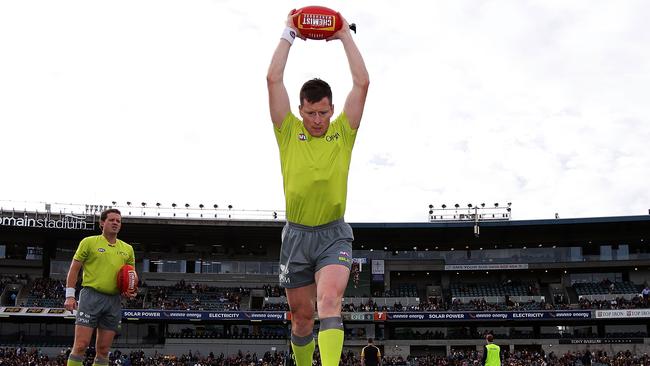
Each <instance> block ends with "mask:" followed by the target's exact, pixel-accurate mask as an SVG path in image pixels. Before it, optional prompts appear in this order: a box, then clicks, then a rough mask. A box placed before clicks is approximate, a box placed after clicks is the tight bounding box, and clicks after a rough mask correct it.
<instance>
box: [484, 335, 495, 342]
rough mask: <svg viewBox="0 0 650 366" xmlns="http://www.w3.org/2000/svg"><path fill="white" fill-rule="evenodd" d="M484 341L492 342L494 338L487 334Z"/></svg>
mask: <svg viewBox="0 0 650 366" xmlns="http://www.w3.org/2000/svg"><path fill="white" fill-rule="evenodd" d="M485 340H486V341H488V342H494V336H493V335H492V334H488V335H486V336H485Z"/></svg>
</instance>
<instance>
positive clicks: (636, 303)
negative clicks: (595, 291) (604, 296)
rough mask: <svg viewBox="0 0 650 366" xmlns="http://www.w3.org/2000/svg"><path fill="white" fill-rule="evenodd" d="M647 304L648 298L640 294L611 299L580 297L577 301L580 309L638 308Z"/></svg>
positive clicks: (647, 305) (645, 306)
mask: <svg viewBox="0 0 650 366" xmlns="http://www.w3.org/2000/svg"><path fill="white" fill-rule="evenodd" d="M649 305H650V304H649V301H648V299H647V298H643V297H642V296H634V297H633V298H631V299H629V300H628V299H624V298H622V297H617V298H615V299H612V300H589V299H587V298H584V297H582V298H580V300H579V301H578V306H579V307H580V309H640V308H647V307H649Z"/></svg>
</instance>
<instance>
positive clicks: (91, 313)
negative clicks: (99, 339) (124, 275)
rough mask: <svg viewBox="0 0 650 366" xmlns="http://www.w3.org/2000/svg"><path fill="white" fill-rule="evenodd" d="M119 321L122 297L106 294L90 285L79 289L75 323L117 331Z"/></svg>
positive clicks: (120, 319) (120, 318)
mask: <svg viewBox="0 0 650 366" xmlns="http://www.w3.org/2000/svg"><path fill="white" fill-rule="evenodd" d="M121 322H122V299H121V298H120V295H119V294H118V295H106V294H103V293H101V292H99V291H95V289H93V288H91V287H84V288H82V289H81V291H80V292H79V306H78V308H77V317H76V321H75V324H76V325H82V326H84V327H90V328H101V329H108V330H113V331H115V332H118V331H119V330H120V324H121Z"/></svg>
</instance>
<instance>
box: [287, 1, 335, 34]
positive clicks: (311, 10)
mask: <svg viewBox="0 0 650 366" xmlns="http://www.w3.org/2000/svg"><path fill="white" fill-rule="evenodd" d="M294 14H298V16H297V17H294V18H293V23H294V24H295V26H296V28H298V30H299V31H300V33H301V34H302V35H303V36H305V37H306V38H309V39H327V38H329V37H331V36H333V35H334V33H336V32H337V31H339V30H340V29H341V27H342V26H343V19H342V18H341V14H339V13H338V12H337V11H334V10H332V9H330V8H326V7H324V6H305V7H304V8H300V9H298V10H296V11H295V13H294Z"/></svg>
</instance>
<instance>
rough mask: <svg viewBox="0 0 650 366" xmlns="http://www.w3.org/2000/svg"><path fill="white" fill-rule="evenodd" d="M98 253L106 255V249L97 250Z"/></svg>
mask: <svg viewBox="0 0 650 366" xmlns="http://www.w3.org/2000/svg"><path fill="white" fill-rule="evenodd" d="M97 251H98V252H100V253H104V252H105V251H106V249H104V248H97Z"/></svg>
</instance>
